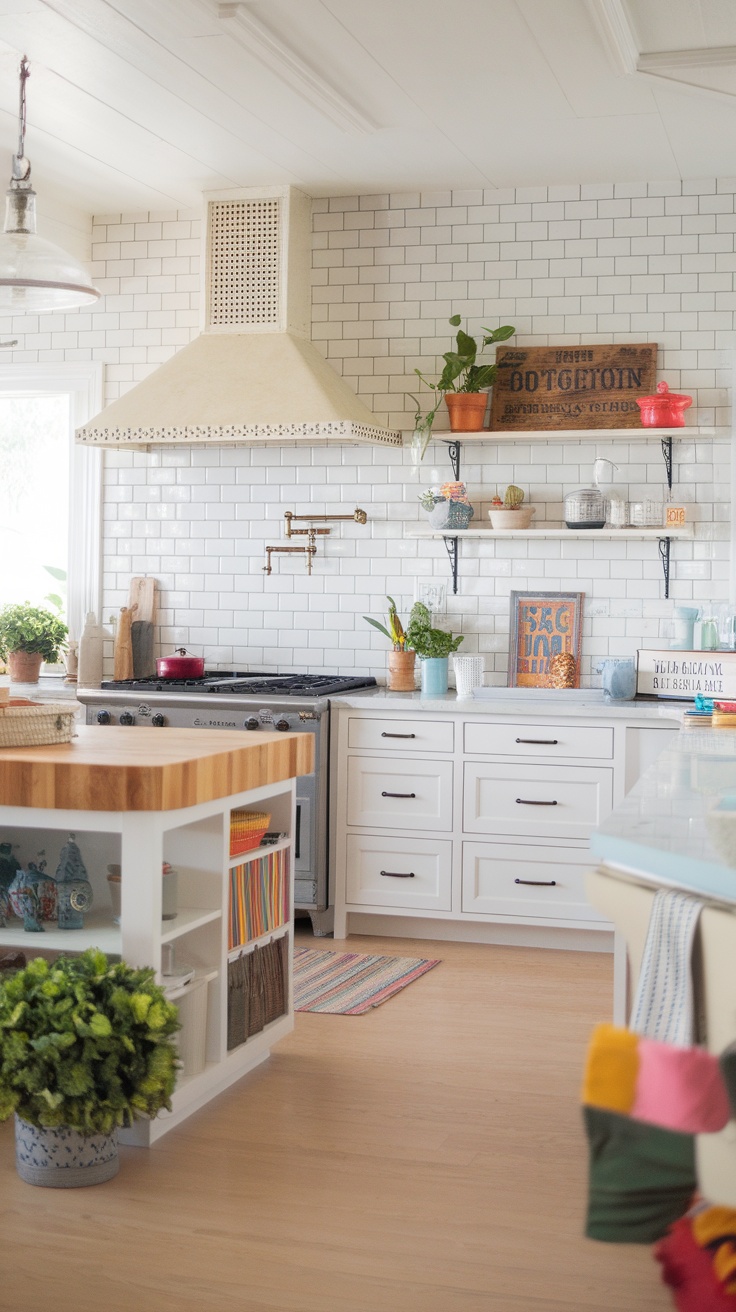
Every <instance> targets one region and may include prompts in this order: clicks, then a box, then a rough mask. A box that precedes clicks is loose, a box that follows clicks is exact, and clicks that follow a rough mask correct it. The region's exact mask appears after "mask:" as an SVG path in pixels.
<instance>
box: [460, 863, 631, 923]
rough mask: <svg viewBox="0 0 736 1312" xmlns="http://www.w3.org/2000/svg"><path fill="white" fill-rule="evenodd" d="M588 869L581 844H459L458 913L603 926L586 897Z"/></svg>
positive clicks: (601, 920)
mask: <svg viewBox="0 0 736 1312" xmlns="http://www.w3.org/2000/svg"><path fill="white" fill-rule="evenodd" d="M588 870H590V853H589V852H586V851H585V849H584V848H579V847H577V848H567V847H563V846H560V847H551V846H550V847H545V846H544V845H543V844H539V845H535V844H533V843H518V844H513V845H511V844H508V843H463V911H465V912H468V913H471V914H478V913H480V914H481V915H489V916H514V917H526V916H528V917H530V918H535V919H539V920H585V921H589V922H590V921H597V922H598V923H600V924H606V923H607V922H606V919H605V917H604V916H602V915H601V913H600V912H599V911H596V910H595V908H594V907H592V906H591V905H590V903H589V902H588V901H587V900H586V897H585V891H584V879H585V874H586V872H587V871H588ZM517 881H522V882H517ZM524 881H531V882H524ZM553 881H554V882H553Z"/></svg>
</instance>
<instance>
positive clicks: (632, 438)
mask: <svg viewBox="0 0 736 1312" xmlns="http://www.w3.org/2000/svg"><path fill="white" fill-rule="evenodd" d="M727 436H728V430H727V429H726V428H715V427H713V428H708V427H704V428H687V427H686V428H528V429H524V430H518V429H513V430H508V429H498V430H493V429H490V428H482V429H481V430H480V432H479V433H451V432H449V431H445V432H439V431H437V430H433V432H432V437H431V439H430V441H432V442H590V441H591V440H593V441H596V442H597V441H606V442H615V441H620V442H636V441H640V440H641V439H642V438H648V437H660V438H661V437H664V438H667V437H685V438H688V437H691V438H696V437H697V438H704V437H727Z"/></svg>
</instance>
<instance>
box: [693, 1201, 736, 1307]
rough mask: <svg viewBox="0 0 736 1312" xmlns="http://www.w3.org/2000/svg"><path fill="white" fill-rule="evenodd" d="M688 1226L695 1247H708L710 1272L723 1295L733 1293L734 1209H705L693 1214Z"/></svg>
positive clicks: (735, 1279)
mask: <svg viewBox="0 0 736 1312" xmlns="http://www.w3.org/2000/svg"><path fill="white" fill-rule="evenodd" d="M691 1225H692V1229H693V1238H694V1240H695V1242H696V1244H697V1245H698V1246H699V1247H700V1248H707V1247H710V1249H711V1251H712V1253H713V1270H714V1271H715V1273H716V1275H717V1276H718V1279H719V1280H720V1282H721V1284H722V1285H723V1286H724V1288H725V1290H726V1292H727V1293H729V1294H733V1293H736V1247H734V1237H735V1236H736V1210H734V1208H732V1207H706V1208H704V1210H703V1211H702V1212H696V1213H695V1215H694V1216H693V1217H692V1220H691ZM716 1245H718V1247H716Z"/></svg>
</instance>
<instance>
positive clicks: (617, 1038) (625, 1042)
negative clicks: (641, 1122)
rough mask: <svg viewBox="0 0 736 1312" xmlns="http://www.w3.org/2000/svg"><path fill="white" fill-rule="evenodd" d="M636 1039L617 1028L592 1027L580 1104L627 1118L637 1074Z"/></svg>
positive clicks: (629, 1031) (637, 1038)
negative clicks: (599, 1108) (600, 1108)
mask: <svg viewBox="0 0 736 1312" xmlns="http://www.w3.org/2000/svg"><path fill="white" fill-rule="evenodd" d="M638 1043H639V1036H638V1035H637V1034H634V1033H632V1031H631V1030H625V1029H620V1028H619V1027H618V1026H617V1025H596V1027H595V1029H594V1030H593V1033H592V1035H591V1039H590V1043H589V1045H588V1055H587V1058H586V1062H585V1074H584V1076H583V1102H584V1103H585V1104H586V1106H588V1107H602V1108H604V1109H605V1110H606V1111H610V1112H619V1113H620V1114H621V1115H624V1116H625V1115H627V1114H628V1112H630V1111H631V1108H632V1107H633V1105H634V1094H635V1092H636V1079H637V1075H638V1073H639V1053H638Z"/></svg>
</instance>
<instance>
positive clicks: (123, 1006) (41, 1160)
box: [0, 948, 179, 1188]
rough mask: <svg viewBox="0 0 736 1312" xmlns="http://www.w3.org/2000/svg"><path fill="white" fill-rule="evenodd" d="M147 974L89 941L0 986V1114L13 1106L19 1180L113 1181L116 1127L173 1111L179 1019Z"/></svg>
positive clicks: (59, 1184) (61, 1184)
mask: <svg viewBox="0 0 736 1312" xmlns="http://www.w3.org/2000/svg"><path fill="white" fill-rule="evenodd" d="M153 980H154V972H153V970H150V969H142V970H138V969H135V968H133V967H132V966H128V965H127V964H126V963H125V962H124V961H121V962H118V963H117V964H111V963H110V962H109V961H108V959H107V957H106V956H105V954H104V952H99V951H98V950H97V949H95V948H90V949H88V950H87V951H86V952H83V953H82V954H81V956H79V957H74V958H71V957H59V958H58V959H57V960H56V961H55V962H53V963H49V962H48V961H46V960H44V959H43V958H41V957H39V958H37V959H36V960H35V961H30V962H29V963H28V965H27V966H26V967H25V968H24V969H23V970H19V971H18V972H17V973H16V974H14V975H12V976H11V977H10V978H9V979H7V980H5V981H4V982H3V983H2V984H0V1120H7V1118H8V1117H9V1116H12V1115H13V1114H15V1150H16V1167H17V1170H18V1174H19V1175H20V1176H21V1179H23V1180H26V1181H27V1182H28V1183H29V1184H39V1185H50V1186H51V1187H53V1188H65V1187H70V1186H76V1185H87V1184H99V1183H100V1182H101V1181H103V1180H109V1179H111V1177H112V1176H113V1175H115V1174H116V1173H117V1170H118V1145H117V1133H118V1129H119V1128H120V1127H122V1126H130V1125H132V1124H133V1121H134V1119H135V1118H136V1117H139V1116H143V1117H153V1116H155V1115H156V1114H157V1112H159V1111H160V1110H161V1108H162V1107H165V1108H167V1109H169V1110H170V1108H171V1095H172V1093H173V1091H174V1085H175V1083H176V1071H177V1047H176V1041H175V1039H174V1034H175V1032H176V1030H178V1029H179V1021H178V1019H177V1009H176V1007H175V1006H173V1004H172V1003H170V1002H169V1001H168V1000H167V998H166V996H165V994H164V991H163V989H161V988H160V987H159V986H158V985H157V984H154V982H153Z"/></svg>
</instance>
